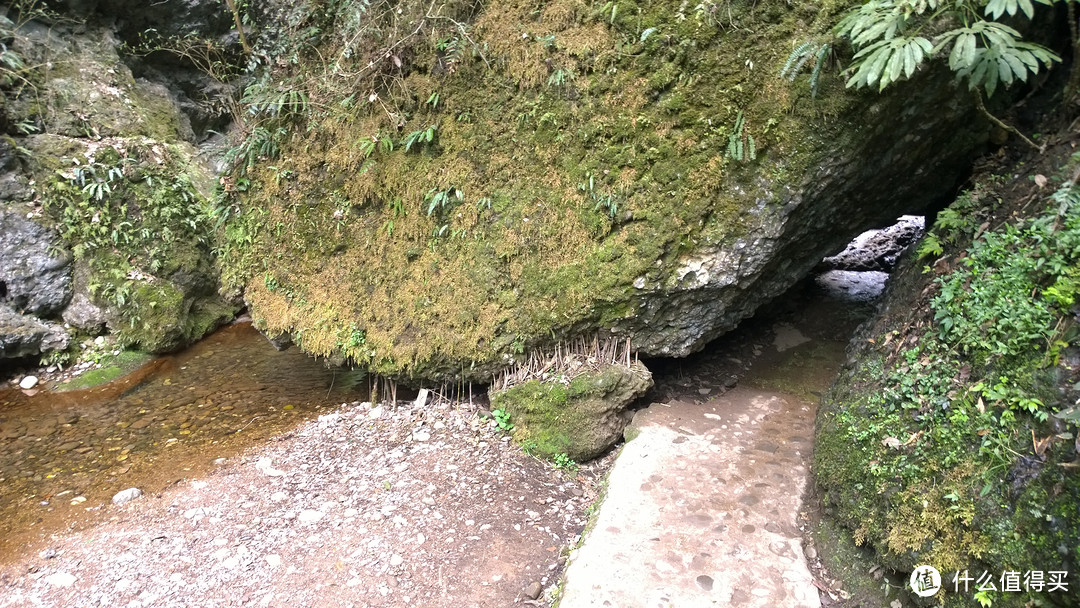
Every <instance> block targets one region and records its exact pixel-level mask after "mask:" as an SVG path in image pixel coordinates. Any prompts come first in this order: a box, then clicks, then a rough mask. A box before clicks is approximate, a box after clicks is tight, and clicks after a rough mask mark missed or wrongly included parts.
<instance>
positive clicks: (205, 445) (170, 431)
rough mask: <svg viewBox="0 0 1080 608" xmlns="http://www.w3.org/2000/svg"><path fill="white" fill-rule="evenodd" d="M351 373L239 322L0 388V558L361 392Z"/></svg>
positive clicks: (4, 559) (155, 490) (5, 558)
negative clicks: (79, 371)
mask: <svg viewBox="0 0 1080 608" xmlns="http://www.w3.org/2000/svg"><path fill="white" fill-rule="evenodd" d="M355 378H356V374H354V373H351V372H350V373H343V372H340V371H334V370H330V369H327V368H326V367H325V366H324V365H323V364H322V363H320V362H318V361H316V360H315V359H312V358H311V357H308V356H307V355H305V354H304V353H302V352H300V350H299V349H290V350H287V351H281V352H279V351H277V350H275V349H274V348H273V347H272V346H271V345H270V344H268V343H267V341H266V340H265V339H264V338H263V337H262V336H261V335H260V334H259V333H258V332H257V331H255V330H254V329H253V328H252V327H251V325H250V324H248V323H241V324H236V325H231V326H228V327H225V328H223V329H221V330H219V331H218V332H216V333H214V334H213V335H211V336H210V337H208V338H206V339H205V340H203V341H201V342H199V343H198V344H196V345H194V346H193V347H191V348H190V349H188V350H186V351H184V352H182V353H179V354H176V355H172V356H166V357H161V358H158V359H156V360H154V361H153V362H151V363H149V364H148V365H146V366H144V367H143V368H141V369H140V370H139V371H137V372H135V373H133V374H131V375H129V376H127V377H125V378H122V379H120V380H117V381H115V382H112V383H109V384H107V385H105V386H102V387H99V388H94V389H89V390H82V391H71V392H63V393H50V392H46V391H41V392H38V393H36V394H33V395H27V394H25V393H24V392H23V391H20V390H18V389H15V390H3V391H0V562H7V561H10V560H11V559H12V558H13V557H14V556H15V555H16V554H17V553H18V552H20V550H23V549H30V548H32V547H34V546H36V545H37V544H39V542H38V541H40V540H42V539H44V538H47V537H48V535H49V534H51V533H56V532H60V531H63V530H67V529H78V528H82V527H85V526H88V525H90V524H92V523H93V522H94V521H95V519H96V517H99V516H101V515H103V513H104V510H103V509H102V506H103V505H105V504H108V503H109V502H110V501H111V499H112V496H113V495H114V494H115V493H116V492H118V491H120V490H123V489H126V488H131V487H137V488H140V489H142V490H143V491H144V492H146V493H148V494H149V493H158V492H161V491H163V490H164V489H165V488H167V487H168V486H170V485H171V484H172V483H174V482H176V481H178V480H179V479H181V478H185V477H188V478H190V477H194V476H196V475H198V474H199V473H200V472H203V471H206V470H208V469H209V468H211V467H213V466H214V461H215V460H216V459H219V458H230V457H233V456H236V455H237V454H239V453H240V452H241V451H242V450H243V449H244V448H247V447H249V446H253V445H256V444H258V443H260V442H263V441H266V440H268V439H269V438H271V437H273V436H275V435H279V434H282V433H285V432H287V431H288V430H289V429H291V428H293V427H294V426H296V425H297V424H299V423H300V422H302V421H304V420H307V419H310V418H312V417H314V416H315V415H317V414H318V413H319V412H322V411H325V410H328V409H330V408H332V407H334V406H336V405H338V404H340V403H341V402H342V401H353V400H356V399H358V398H360V396H361V395H360V394H359V393H358V392H357V390H356V389H355V388H354V385H355V384H356V379H355Z"/></svg>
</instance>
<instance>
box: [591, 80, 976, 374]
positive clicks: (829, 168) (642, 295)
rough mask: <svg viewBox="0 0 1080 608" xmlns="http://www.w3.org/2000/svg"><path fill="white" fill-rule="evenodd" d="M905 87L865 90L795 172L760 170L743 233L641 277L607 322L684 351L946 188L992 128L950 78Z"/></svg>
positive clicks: (655, 347)
mask: <svg viewBox="0 0 1080 608" xmlns="http://www.w3.org/2000/svg"><path fill="white" fill-rule="evenodd" d="M904 95H905V97H903V98H901V97H899V96H897V95H891V96H890V95H886V96H882V97H881V98H880V101H878V102H876V103H873V102H872V100H868V103H867V105H866V107H865V109H863V110H862V111H861V112H859V113H858V114H857V115H856V116H852V117H850V118H849V121H850V122H851V124H859V125H862V126H861V127H860V129H859V131H858V133H857V135H855V136H852V135H851V134H850V133H837V136H838V137H839V138H840V139H839V140H838V141H836V142H833V143H830V144H828V145H827V146H823V150H829V151H828V152H825V153H823V154H822V155H821V157H820V158H821V160H820V162H819V163H818V164H816V165H815V166H812V167H810V168H809V169H808V171H807V173H806V174H805V176H804V177H803V179H802V180H801V181H800V182H799V183H797V184H794V185H790V186H783V185H779V184H777V183H775V182H773V181H772V180H771V179H770V178H767V177H764V176H762V177H760V178H759V181H758V183H757V193H756V194H755V195H754V196H755V199H756V204H755V205H754V206H753V207H751V209H750V212H749V213H748V214H747V215H746V216H744V217H745V218H746V220H747V222H746V228H747V230H746V231H745V233H744V235H743V236H741V237H739V238H738V239H735V241H734V242H733V243H732V242H727V243H722V244H717V245H711V244H704V245H703V246H699V247H697V248H696V249H695V250H692V251H689V252H687V253H685V254H683V255H682V256H681V257H680V258H679V259H678V260H677V263H676V264H674V265H671V266H665V267H664V268H663V269H662V270H660V272H658V273H656V275H655V276H653V275H650V276H648V277H641V278H639V279H638V280H637V281H636V282H635V283H634V285H633V287H634V289H635V292H636V293H635V294H634V295H633V296H632V300H631V301H632V302H633V311H634V312H633V314H632V315H631V314H628V315H626V317H625V318H624V319H623V320H621V321H618V322H616V323H613V324H612V325H611V326H610V327H609V329H611V330H612V332H613V333H615V334H616V335H626V336H631V337H632V338H633V343H634V347H635V348H636V349H638V350H639V351H640V352H641V353H643V354H649V355H660V356H672V357H684V356H686V355H689V354H691V353H693V352H696V351H698V350H701V349H702V348H704V346H705V345H706V344H707V343H708V342H709V341H710V340H713V339H714V338H717V337H719V336H720V335H722V334H724V333H726V332H728V331H730V330H731V329H733V328H734V327H735V326H736V325H738V323H739V322H740V321H741V320H743V319H745V318H747V317H749V316H751V315H752V314H753V313H754V310H755V309H756V308H757V307H758V306H760V305H762V304H764V303H766V302H768V301H769V300H771V299H773V298H775V297H777V296H779V295H780V294H782V293H783V292H784V291H785V290H787V289H788V288H790V287H791V286H792V285H794V284H795V283H796V282H798V281H799V280H801V279H802V278H804V277H806V276H807V275H808V274H809V273H810V272H811V271H812V270H813V269H814V267H815V266H817V265H818V264H819V263H820V261H821V259H822V258H823V257H824V256H827V255H828V254H829V253H830V252H834V251H839V250H840V249H841V248H842V247H843V246H844V244H845V243H847V242H849V241H850V240H851V239H852V238H853V237H854V236H855V235H857V234H858V233H859V232H860V231H862V230H863V229H864V228H865V227H866V226H868V225H875V224H876V225H879V226H880V225H885V224H888V223H889V222H891V221H893V220H894V218H896V217H898V216H899V215H901V214H903V213H905V212H912V211H918V210H921V209H923V208H925V207H926V206H928V205H929V204H930V203H932V202H934V201H935V200H937V199H938V198H940V197H941V196H942V193H943V192H949V191H951V190H950V189H951V187H952V185H954V184H955V183H956V181H957V179H958V177H959V176H961V175H962V174H963V172H964V168H965V167H967V166H968V165H969V163H970V160H971V158H973V155H974V154H975V153H976V152H977V151H978V150H979V149H980V146H981V145H982V144H983V143H984V142H985V140H986V137H987V133H986V130H985V129H983V128H980V127H979V126H978V122H977V121H976V120H974V118H973V110H972V108H971V107H970V104H969V103H968V100H967V99H966V98H965V97H964V96H962V95H955V94H954V92H953V91H952V89H951V88H950V87H948V86H938V85H936V84H935V85H933V86H924V87H922V88H918V89H917V90H916V88H914V87H913V88H909V89H907V90H905V92H904ZM884 117H890V118H889V119H888V120H885V119H884ZM899 124H903V125H905V127H904V129H905V130H904V131H898V125H899ZM942 133H948V134H949V136H948V137H943V136H942ZM845 138H846V139H845ZM927 158H934V159H936V160H935V162H933V163H927V162H925V159H927ZM868 201H872V202H868Z"/></svg>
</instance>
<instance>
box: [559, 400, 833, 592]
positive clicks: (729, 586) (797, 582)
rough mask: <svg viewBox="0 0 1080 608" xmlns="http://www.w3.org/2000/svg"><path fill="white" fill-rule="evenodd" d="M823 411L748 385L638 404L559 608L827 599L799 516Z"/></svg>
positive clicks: (573, 561) (567, 578)
mask: <svg viewBox="0 0 1080 608" xmlns="http://www.w3.org/2000/svg"><path fill="white" fill-rule="evenodd" d="M813 420H814V412H813V405H812V404H810V403H806V402H803V401H801V400H799V399H797V398H795V397H791V396H784V395H781V394H776V393H768V392H762V391H756V390H751V389H743V388H736V389H734V390H732V391H730V392H728V393H725V394H724V395H722V396H720V397H717V398H714V399H712V400H709V401H707V402H706V403H704V404H700V405H698V404H691V403H685V402H673V403H667V404H655V405H653V406H651V407H650V408H649V409H647V410H643V411H642V412H639V413H638V415H637V416H636V417H635V419H634V427H635V428H636V429H638V430H639V431H640V434H639V435H638V437H636V438H635V439H633V440H632V441H630V442H629V443H628V444H627V445H626V447H625V448H624V449H623V451H622V453H621V454H620V455H619V457H618V459H617V460H616V463H615V467H614V468H613V469H612V471H611V474H610V477H609V486H608V491H607V497H606V498H605V499H604V502H603V505H602V506H601V508H600V513H599V516H598V518H597V520H596V526H595V528H593V529H592V531H591V532H590V533H589V534H588V536H587V537H586V540H585V543H584V544H583V546H582V547H581V548H580V549H578V551H577V553H576V555H575V556H574V557H573V558H572V562H571V564H570V566H569V569H568V570H567V574H566V586H565V590H564V595H563V600H562V603H561V604H560V606H561V608H585V607H597V606H608V607H612V608H629V607H646V608H668V607H673V608H697V607H705V606H746V607H758V606H760V607H762V608H766V607H768V608H784V607H790V608H811V607H813V608H816V607H817V606H819V605H820V604H819V601H818V594H817V590H816V589H815V588H814V586H813V584H812V582H811V581H812V577H811V575H810V572H809V571H808V569H807V567H806V560H805V557H804V556H803V550H802V545H801V542H802V540H801V534H800V531H799V527H798V521H797V518H798V516H799V509H800V506H801V502H802V496H803V494H804V490H805V489H806V484H807V483H808V474H809V471H808V467H807V463H808V462H809V458H808V457H809V450H810V447H811V444H812V441H813V437H812V435H813Z"/></svg>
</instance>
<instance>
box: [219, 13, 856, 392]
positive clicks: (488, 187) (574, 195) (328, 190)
mask: <svg viewBox="0 0 1080 608" xmlns="http://www.w3.org/2000/svg"><path fill="white" fill-rule="evenodd" d="M597 9H598V7H596V6H593V5H589V4H586V3H584V2H580V1H576V0H558V1H556V2H551V3H548V4H546V5H545V6H544V7H543V8H542V9H540V10H537V9H536V7H535V6H534V5H532V4H527V3H524V4H523V3H519V2H516V1H514V0H500V1H497V2H494V3H489V4H487V5H486V6H485V8H484V10H482V11H481V12H480V13H479V15H477V16H476V17H475V21H474V23H473V29H472V30H471V31H472V39H473V40H475V41H476V42H477V43H478V44H480V45H487V46H486V48H487V51H486V52H485V60H484V61H481V60H472V61H462V62H460V63H458V64H456V65H455V66H454V70H453V72H452V73H449V72H447V71H446V70H445V68H444V67H443V63H442V62H443V57H442V56H441V55H440V54H439V52H438V51H436V50H435V49H434V48H432V47H431V46H427V45H420V46H419V47H417V48H416V49H415V56H413V57H411V58H410V69H408V70H407V71H406V73H405V74H404V75H403V78H402V80H401V83H400V87H396V88H394V89H392V91H390V92H382V93H381V94H382V95H384V96H387V98H386V99H385V100H383V99H380V100H379V101H378V102H375V103H371V104H365V103H359V104H357V107H354V108H350V109H349V110H347V111H329V112H325V113H321V114H319V115H317V116H314V117H311V118H310V120H309V122H308V124H307V125H305V128H303V129H298V130H296V131H295V132H294V133H293V135H292V138H291V139H290V140H288V141H286V142H285V143H284V144H283V148H282V151H281V154H280V158H278V159H275V160H273V161H267V162H264V163H258V164H257V166H255V167H253V168H252V169H251V171H250V173H249V178H250V180H251V188H250V190H248V192H247V193H246V194H242V195H240V196H239V198H240V199H241V200H242V201H243V207H244V210H243V213H242V214H241V215H240V216H239V217H237V218H235V219H234V223H233V226H232V227H231V228H229V229H227V230H232V232H231V233H230V237H229V238H230V239H231V240H230V243H229V244H226V246H225V249H226V250H227V252H228V255H226V256H225V258H224V265H225V266H226V274H227V275H228V276H229V277H230V279H231V280H233V281H234V282H235V284H236V285H237V286H242V287H244V288H245V289H246V297H247V299H248V301H249V303H250V304H251V307H252V310H253V313H254V318H255V322H256V323H257V324H258V325H259V326H260V327H261V328H263V329H265V330H267V331H269V332H271V333H278V332H282V331H290V332H292V333H293V334H294V335H298V337H299V342H300V344H301V346H302V347H303V348H304V349H305V350H307V351H308V352H311V353H314V354H317V355H331V354H344V355H345V356H347V357H350V358H352V359H353V360H355V361H356V362H358V363H360V364H362V365H365V366H367V367H371V368H373V369H375V370H377V371H381V372H384V373H391V374H395V375H405V376H408V375H411V374H422V375H426V376H432V375H440V374H457V373H460V371H461V369H460V366H461V362H462V361H467V362H471V365H472V366H473V369H476V370H485V369H490V368H492V367H496V366H498V365H500V363H501V362H502V361H503V359H502V356H503V355H504V354H506V353H508V352H510V350H511V349H510V348H509V347H510V346H511V345H514V344H520V343H523V344H524V345H525V346H526V347H531V346H535V345H537V344H539V343H543V342H549V341H551V340H553V339H557V338H558V337H559V336H560V335H563V334H567V333H572V331H573V328H574V327H577V326H581V325H582V324H585V323H595V322H598V321H601V322H604V323H615V322H617V319H618V318H620V317H622V316H624V315H626V314H631V313H632V304H631V302H632V301H633V288H632V287H631V285H632V284H633V282H634V279H635V278H637V277H647V278H648V279H652V280H655V279H659V278H664V277H660V276H658V273H659V272H661V271H660V270H658V267H657V262H661V265H664V264H668V263H670V262H671V261H672V260H674V259H676V258H677V257H678V256H679V255H681V254H683V253H685V252H686V251H688V250H691V249H693V248H695V247H697V246H701V245H703V244H723V243H729V242H732V241H733V240H734V239H735V238H737V237H739V236H742V235H743V234H745V232H746V224H745V222H746V217H747V213H748V211H749V210H751V209H755V208H757V207H759V206H760V205H762V204H769V203H771V202H776V201H778V200H780V197H781V196H782V194H783V192H784V188H785V187H787V186H789V185H791V184H788V183H787V181H786V180H787V179H790V178H791V177H790V176H799V175H801V173H802V170H803V169H804V168H805V167H807V166H809V165H810V164H811V163H812V162H814V158H815V154H818V153H819V151H820V150H823V149H825V148H826V147H827V146H826V144H827V142H829V139H830V137H836V135H835V132H837V131H838V129H839V127H838V126H837V125H836V124H835V123H831V122H829V121H827V120H819V119H818V118H817V117H821V116H823V115H825V114H826V113H834V114H835V113H840V112H842V111H844V109H845V108H846V107H848V104H849V103H850V101H849V100H848V99H847V97H845V96H844V95H843V93H842V91H843V86H842V83H841V82H840V81H839V80H836V81H834V82H833V81H830V82H826V83H825V85H824V94H823V96H822V98H821V99H820V100H819V101H816V102H811V101H810V100H809V99H808V96H807V95H806V92H805V91H801V89H799V88H798V86H796V87H795V88H792V87H790V86H789V85H788V84H787V83H786V82H782V81H780V80H779V79H777V78H776V72H777V70H778V69H779V67H780V66H781V65H782V64H783V62H784V61H785V60H786V59H787V56H788V53H789V52H790V51H791V48H793V47H794V46H795V45H797V44H798V43H799V42H802V41H803V39H804V38H805V37H806V36H807V32H808V31H812V30H813V29H814V28H815V27H817V28H822V27H826V26H827V23H828V18H829V14H830V12H833V11H835V10H836V7H830V8H829V10H828V11H826V12H825V13H819V12H818V7H817V5H814V7H813V10H811V7H810V5H809V4H806V5H805V6H804V5H799V6H797V7H788V6H784V7H775V6H756V5H753V4H752V3H734V4H732V5H731V19H734V20H735V21H736V22H737V23H738V24H739V26H740V27H738V28H730V27H727V25H728V24H726V23H725V22H722V21H721V20H719V19H718V18H716V16H715V15H708V14H704V13H702V14H698V13H695V11H694V9H693V7H687V6H683V5H680V4H679V3H678V2H674V1H667V2H660V3H654V4H650V5H644V4H642V5H638V4H625V3H620V6H619V9H618V11H617V15H616V17H615V18H614V19H612V18H611V15H610V14H607V15H606V16H605V15H602V14H600V13H599V12H598V11H597ZM683 13H685V14H683ZM726 18H727V17H725V19H726ZM819 20H821V21H819ZM650 27H652V28H656V30H655V33H653V34H652V35H651V36H649V37H647V39H646V40H644V41H641V37H642V36H641V33H642V31H643V30H645V29H646V28H650ZM751 31H753V32H757V33H756V34H752V35H750V34H746V33H745V32H751ZM300 69H301V70H302V69H303V68H302V67H301V68H300ZM311 69H316V67H312V68H311ZM556 72H562V73H563V74H567V76H565V79H564V80H563V81H562V82H561V83H560V82H558V81H557V80H556V79H555V75H556ZM569 74H572V75H573V76H572V77H571V76H569ZM800 86H801V85H800ZM326 89H327V90H328V89H332V87H327V88H326ZM327 90H324V89H320V88H319V86H313V87H312V89H311V94H312V95H313V96H316V95H318V94H320V92H321V94H324V95H330V93H328V92H327ZM350 92H351V93H354V92H355V91H350ZM432 93H438V100H439V101H438V104H437V105H436V106H432V105H431V104H425V103H423V101H424V100H425V99H429V98H430V96H431V94H432ZM365 94H367V93H365ZM322 101H323V103H325V104H327V105H328V106H331V105H334V104H337V102H338V101H340V99H336V98H333V97H330V98H327V99H324V100H322ZM335 107H336V106H335ZM389 107H392V108H394V110H393V111H394V114H393V115H391V114H388V113H387V111H386V108H389ZM740 112H742V114H743V116H744V117H745V122H746V132H747V133H748V134H751V135H753V136H754V138H755V140H756V142H757V147H758V158H757V160H756V161H753V162H751V163H743V162H739V161H736V160H734V159H731V158H726V157H725V150H726V148H727V142H728V137H729V135H730V130H731V129H732V128H733V126H734V123H735V119H736V116H737V115H738V114H739V113H740ZM398 118H404V119H405V122H404V125H403V126H396V125H395V124H394V123H393V121H394V120H397V119H398ZM430 125H437V135H436V138H435V141H433V142H432V143H430V144H425V145H422V146H417V147H414V148H413V149H412V151H410V152H408V153H406V152H404V150H403V149H402V148H401V146H400V144H399V145H398V147H397V148H396V149H395V150H394V151H393V152H386V151H383V150H381V149H377V151H376V152H374V153H373V154H372V155H371V157H370V158H368V159H365V153H364V152H363V147H362V145H361V144H362V143H363V142H364V141H371V140H372V139H373V138H375V139H379V140H385V139H386V138H392V139H394V140H395V141H399V142H400V140H401V139H402V138H403V137H404V136H405V134H407V133H409V132H412V131H414V130H422V129H426V128H428V127H429V126H430ZM761 176H768V177H767V178H766V179H765V180H763V179H761ZM770 180H771V181H770ZM432 192H453V193H454V195H455V196H454V197H453V198H452V202H451V204H450V205H449V208H444V209H442V210H440V211H438V212H435V213H432V214H430V215H429V214H428V213H427V208H428V204H427V200H426V198H425V197H426V196H430V194H431V193H432ZM458 195H460V197H459V196H458ZM353 323H355V324H357V325H358V326H359V327H360V328H361V329H362V330H363V331H364V333H365V336H366V341H365V344H364V348H363V349H362V350H358V351H350V350H349V349H347V348H343V346H342V345H341V341H342V340H341V338H342V335H343V334H344V333H345V328H348V327H350V326H351V325H352V324H353Z"/></svg>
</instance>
